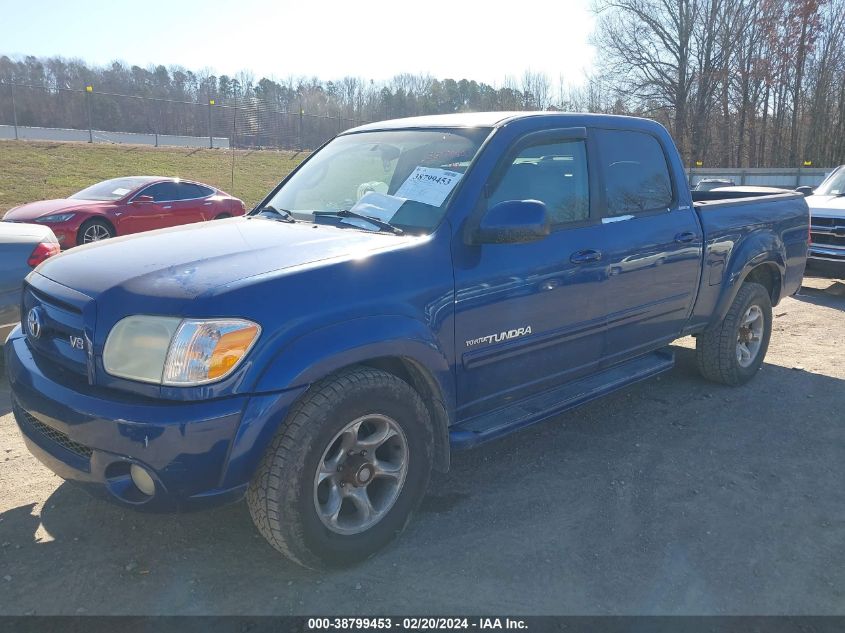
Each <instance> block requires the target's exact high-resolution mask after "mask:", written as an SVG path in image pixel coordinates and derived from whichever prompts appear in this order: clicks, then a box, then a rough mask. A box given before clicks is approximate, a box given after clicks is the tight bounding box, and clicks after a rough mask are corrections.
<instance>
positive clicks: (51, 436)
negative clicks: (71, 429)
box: [15, 407, 93, 459]
mask: <svg viewBox="0 0 845 633" xmlns="http://www.w3.org/2000/svg"><path fill="white" fill-rule="evenodd" d="M15 409H16V413H17V414H18V415H19V416H21V417H22V418H23V419H24V420H26V422H27V423H28V424H29V425H30V426H31V427H32V428H34V429H35V430H36V431H38V432H39V433H41V435H43V436H44V437H46V438H47V439H48V440H50V441H52V442H54V443H56V444H58V445H59V446H61V447H62V448H64V449H66V450H69V451H70V452H71V453H74V454H75V455H79V456H80V457H83V458H85V459H90V457H91V453H92V452H93V451H92V450H91V449H90V448H88V447H87V446H85V445H84V444H80V443H79V442H74V441H73V440H72V439H70V438H69V437H68V436H67V434H65V433H62V432H61V431H59V430H58V429H54V428H53V427H52V426H48V425H47V424H44V423H43V422H41V421H40V420H38V419H36V418H35V416H33V415H32V414H30V413H29V412H27V411H24V410H23V409H21V408H20V407H15Z"/></svg>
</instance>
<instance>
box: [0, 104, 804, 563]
mask: <svg viewBox="0 0 845 633" xmlns="http://www.w3.org/2000/svg"><path fill="white" fill-rule="evenodd" d="M758 194H759V192H758ZM808 232H809V216H808V210H807V204H806V203H805V201H804V198H803V197H802V196H801V195H800V194H798V193H778V194H775V195H762V196H760V195H754V194H753V193H749V194H748V195H747V196H746V195H744V194H743V192H741V191H739V192H737V191H731V192H726V193H720V192H718V191H711V192H696V193H695V194H694V195H693V194H691V193H690V191H689V188H688V186H687V183H686V181H685V178H684V169H683V165H682V164H681V159H680V157H679V155H678V153H677V151H676V149H675V146H674V144H673V142H672V139H671V138H670V136H669V134H668V133H667V131H666V130H665V129H664V128H663V127H661V126H660V125H658V124H657V123H654V122H652V121H649V120H644V119H637V118H627V117H617V116H605V115H581V114H558V113H524V112H522V113H474V114H453V115H444V116H433V117H422V118H413V119H404V120H396V121H387V122H381V123H374V124H369V125H365V126H363V127H358V128H355V129H353V130H349V131H347V132H345V133H343V134H340V135H339V136H337V137H336V138H334V139H333V140H331V141H330V142H328V143H327V144H326V145H324V146H323V147H322V148H321V149H320V150H318V151H317V152H315V153H314V154H312V155H311V156H310V157H309V158H308V159H307V160H305V161H304V162H303V163H302V164H301V165H300V166H299V167H298V168H297V169H295V170H294V171H293V172H292V173H291V174H290V175H288V176H287V177H286V178H285V179H284V180H283V181H282V182H281V183H280V184H279V185H278V186H277V187H276V188H275V189H274V190H273V191H272V192H271V193H270V194H269V195H268V196H267V197H266V198H265V199H264V200H262V201H261V202H260V203H259V204H258V205H257V206H256V208H255V209H253V210H252V211H251V212H250V213H249V214H248V215H247V216H246V217H244V218H232V219H228V220H222V221H219V222H210V223H206V224H201V225H190V226H185V227H180V228H175V229H166V230H161V231H154V232H151V233H146V234H142V235H138V236H127V237H124V238H117V239H113V240H109V241H107V242H104V243H98V244H91V245H88V246H83V247H80V248H77V249H73V251H71V252H69V253H66V254H63V255H60V256H58V257H55V258H53V259H50V260H48V261H47V262H45V263H44V264H42V265H40V266H39V267H38V268H37V269H36V270H35V271H33V272H32V273H31V274H30V275H29V276H28V277H27V280H26V283H25V286H24V289H23V296H22V319H21V320H22V323H21V324H20V326H19V327H17V328H16V329H14V330H13V332H12V333H11V334H10V336H9V340H8V342H7V344H6V360H7V372H8V376H9V380H10V382H11V387H12V398H13V409H14V415H15V419H16V420H17V423H18V425H19V426H20V430H21V433H22V434H23V437H24V438H25V440H26V443H27V446H28V447H29V450H30V451H32V453H33V454H34V455H35V456H36V457H37V458H38V459H39V460H41V461H42V462H43V463H44V464H45V465H46V466H47V467H48V468H50V469H51V470H53V471H54V472H55V473H57V474H58V475H59V476H61V477H64V478H66V479H69V480H74V481H77V482H79V483H81V484H82V485H84V486H86V487H87V488H89V489H90V490H91V491H93V492H95V493H98V494H100V495H102V496H104V497H106V498H108V499H110V500H112V501H114V502H116V503H119V504H122V505H124V506H128V507H133V508H137V509H139V510H142V509H143V510H154V511H171V510H179V509H186V508H195V507H201V506H208V505H212V504H218V503H223V502H228V501H233V500H237V499H240V498H242V497H244V496H246V499H247V502H248V504H247V505H248V507H249V511H250V513H251V514H252V517H253V519H254V521H255V524H256V526H257V528H258V530H259V531H260V532H261V534H263V535H264V536H265V537H266V539H267V540H268V541H269V542H270V544H271V545H272V546H273V547H275V548H276V549H277V550H279V551H280V552H281V553H282V554H284V555H285V556H287V557H289V558H291V559H292V560H294V561H296V562H298V563H300V564H302V565H305V566H308V567H320V566H325V565H336V564H348V563H351V562H354V561H357V560H360V559H362V558H364V557H367V556H369V555H371V554H372V553H373V552H374V551H376V550H377V549H379V548H380V547H382V546H383V545H384V544H385V543H386V542H387V541H388V540H390V539H391V538H392V537H393V536H394V535H395V534H397V533H398V532H399V531H401V529H402V528H403V526H404V525H405V524H406V523H407V521H408V519H409V517H410V515H411V513H412V511H413V510H414V508H415V507H416V506H417V505H418V504H419V502H420V500H421V498H422V496H423V494H424V492H425V490H426V485H427V483H428V480H429V475H430V473H431V471H432V469H436V470H439V471H444V470H446V469H448V468H449V463H450V459H451V456H452V454H453V452H455V451H456V450H458V449H462V448H468V447H472V446H475V445H477V444H480V443H482V442H486V441H488V440H491V439H494V438H497V437H501V436H503V435H505V434H507V433H510V432H512V431H515V430H517V429H520V428H523V427H526V426H528V425H530V424H534V423H536V422H539V421H541V420H544V419H547V418H549V417H551V416H554V415H556V414H558V413H560V412H561V411H564V410H566V409H569V408H572V407H574V406H576V405H578V404H581V403H583V402H586V401H588V400H592V399H594V398H597V397H599V396H602V395H604V394H607V393H609V392H611V391H613V390H615V389H619V388H622V387H624V386H626V385H630V384H631V383H634V382H636V381H639V380H643V379H646V378H649V377H651V376H654V375H655V374H658V373H660V372H663V371H666V370H668V369H670V368H671V367H672V363H673V356H672V352H671V350H669V349H668V348H667V345H668V344H669V343H671V342H672V341H673V340H675V339H677V338H679V337H682V336H685V335H693V336H695V337H696V349H697V358H698V364H699V366H700V369H701V373H702V374H703V375H704V377H705V378H707V379H709V380H713V381H717V382H721V383H725V384H728V385H740V384H742V383H744V382H746V381H747V380H749V379H750V378H752V377H753V376H754V374H755V372H757V370H758V369H759V368H760V365H761V363H762V362H763V358H764V356H765V354H766V349H767V346H768V344H769V336H770V333H771V330H772V306H773V305H775V304H777V303H778V301H780V300H781V298H783V297H785V296H788V295H790V294H792V293H794V292H796V291H797V289H798V288H799V286H800V283H801V278H802V275H803V273H804V266H805V263H806V257H807V245H808ZM655 388H659V386H655ZM739 423H741V421H739ZM561 485H565V482H561Z"/></svg>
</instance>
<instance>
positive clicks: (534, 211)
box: [473, 200, 551, 244]
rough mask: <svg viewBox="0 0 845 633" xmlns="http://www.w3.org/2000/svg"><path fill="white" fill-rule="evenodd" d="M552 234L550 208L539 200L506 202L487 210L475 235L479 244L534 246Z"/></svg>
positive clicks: (475, 239) (475, 240)
mask: <svg viewBox="0 0 845 633" xmlns="http://www.w3.org/2000/svg"><path fill="white" fill-rule="evenodd" d="M550 231H551V228H550V227H549V214H548V213H547V212H546V205H545V203H543V202H540V201H539V200H505V201H504V202H500V203H499V204H497V205H495V206H493V207H492V208H490V209H488V210H487V213H485V214H484V216H483V217H482V218H481V224H480V225H479V227H478V229H477V230H476V232H475V236H474V240H473V241H474V242H475V243H476V244H514V243H518V242H534V241H536V240H541V239H543V238H544V237H546V236H547V235H548V234H549V233H550Z"/></svg>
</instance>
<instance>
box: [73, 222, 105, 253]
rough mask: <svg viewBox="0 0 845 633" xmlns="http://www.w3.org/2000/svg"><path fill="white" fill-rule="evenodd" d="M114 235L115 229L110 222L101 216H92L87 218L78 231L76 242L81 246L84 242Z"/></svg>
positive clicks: (97, 240)
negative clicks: (100, 217)
mask: <svg viewBox="0 0 845 633" xmlns="http://www.w3.org/2000/svg"><path fill="white" fill-rule="evenodd" d="M114 236H115V232H114V229H113V228H112V226H111V225H110V224H109V223H108V222H106V221H105V220H100V219H99V218H91V219H90V220H85V222H83V223H82V226H80V227H79V230H78V231H77V232H76V244H77V246H81V245H82V244H90V243H91V242H99V241H101V240H107V239H109V238H111V237H114Z"/></svg>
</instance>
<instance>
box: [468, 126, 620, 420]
mask: <svg viewBox="0 0 845 633" xmlns="http://www.w3.org/2000/svg"><path fill="white" fill-rule="evenodd" d="M588 158H589V156H588V147H587V139H586V132H585V130H584V129H583V128H578V129H574V130H559V131H556V132H549V133H542V134H540V135H538V134H531V135H529V136H528V137H526V138H524V139H523V140H522V141H518V142H517V143H516V144H515V145H514V146H513V147H512V149H511V151H510V152H509V154H508V155H507V157H506V158H505V160H504V161H503V164H502V165H500V167H499V168H497V169H496V170H495V171H494V175H493V177H492V178H491V182H490V183H489V185H488V187H487V188H486V189H487V191H490V192H492V193H491V194H490V195H489V197H488V198H487V199H485V200H482V201H481V203H480V204H482V205H483V206H484V207H485V208H486V209H489V208H491V207H492V206H493V205H495V204H497V203H499V202H502V201H505V200H528V199H532V200H540V201H541V202H543V203H545V205H546V208H547V212H548V213H549V216H550V222H551V231H552V232H551V234H550V235H549V236H548V237H546V238H544V239H540V240H538V241H534V242H526V243H513V244H481V245H467V244H464V243H463V242H461V243H456V244H455V246H454V247H453V248H454V249H455V252H454V253H453V260H454V262H455V283H456V303H455V346H456V349H457V356H458V358H457V362H458V363H459V366H458V368H457V372H456V374H457V391H458V409H459V413H458V415H459V418H467V417H471V416H473V415H477V414H479V413H483V412H485V411H489V410H491V409H495V408H498V407H501V406H504V405H506V404H509V403H511V402H514V401H518V400H520V399H522V398H524V397H527V396H530V395H532V394H535V393H538V392H540V391H543V390H545V389H548V388H551V387H554V386H556V385H558V384H561V383H564V382H567V381H569V380H573V379H575V378H578V377H580V376H583V375H585V374H587V373H590V372H592V371H594V370H595V369H596V367H597V366H598V363H599V361H600V358H601V354H602V347H603V342H604V327H605V318H604V316H605V300H604V296H603V282H604V281H605V279H606V272H605V266H604V264H603V262H602V261H601V256H600V246H601V236H602V231H603V227H602V225H601V221H600V218H599V217H598V208H597V205H596V204H595V202H594V201H593V200H592V198H591V196H590V190H591V189H592V187H591V178H590V173H591V171H592V170H591V169H590V168H589V167H590V165H589V162H590V161H589V160H588ZM593 173H594V172H593Z"/></svg>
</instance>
